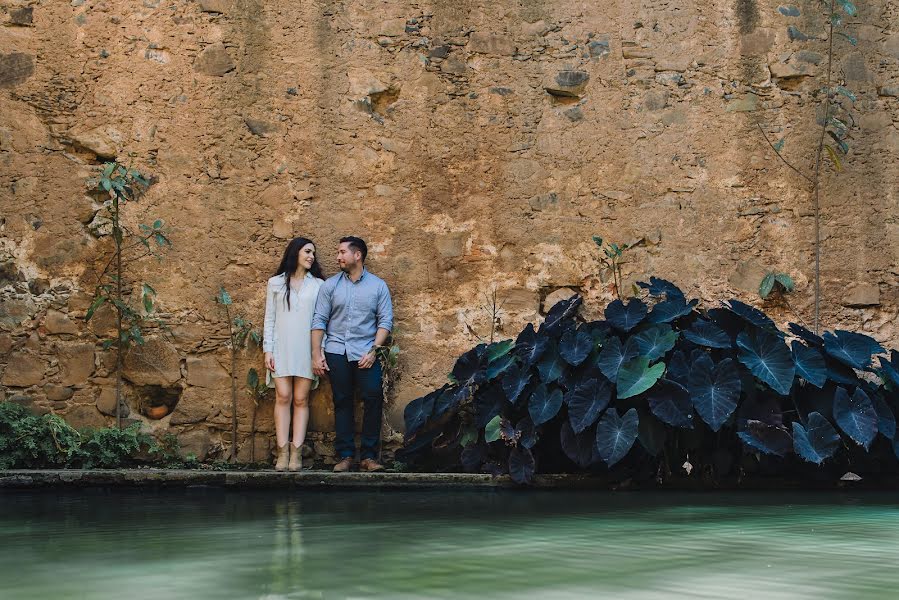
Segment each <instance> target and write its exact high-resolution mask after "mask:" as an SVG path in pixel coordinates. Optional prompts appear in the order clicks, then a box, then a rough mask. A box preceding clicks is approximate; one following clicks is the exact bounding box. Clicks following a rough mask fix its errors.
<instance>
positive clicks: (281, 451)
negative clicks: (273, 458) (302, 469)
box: [275, 443, 290, 471]
mask: <svg viewBox="0 0 899 600" xmlns="http://www.w3.org/2000/svg"><path fill="white" fill-rule="evenodd" d="M288 446H290V443H287V444H284V445H283V446H281V447H280V448H278V460H277V462H275V471H283V470H285V469H286V468H287V461H288Z"/></svg>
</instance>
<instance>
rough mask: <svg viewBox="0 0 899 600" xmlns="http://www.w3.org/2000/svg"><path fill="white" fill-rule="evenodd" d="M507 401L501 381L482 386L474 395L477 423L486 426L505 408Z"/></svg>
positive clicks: (479, 425)
mask: <svg viewBox="0 0 899 600" xmlns="http://www.w3.org/2000/svg"><path fill="white" fill-rule="evenodd" d="M505 403H506V394H505V393H504V392H503V388H502V385H501V384H500V382H499V381H494V382H491V383H489V384H487V385H485V386H482V387H480V388H479V389H478V391H477V392H476V393H475V395H474V402H473V403H472V404H473V405H474V411H475V425H477V427H478V428H481V427H484V426H485V425H487V423H488V422H490V419H492V418H493V417H495V416H496V415H498V414H499V413H500V411H501V410H502V409H503V405H504V404H505Z"/></svg>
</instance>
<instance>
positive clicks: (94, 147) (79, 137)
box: [69, 127, 118, 232]
mask: <svg viewBox="0 0 899 600" xmlns="http://www.w3.org/2000/svg"><path fill="white" fill-rule="evenodd" d="M69 138H70V139H71V140H72V143H73V144H74V145H75V146H77V147H80V148H84V149H85V150H90V151H91V152H93V153H94V154H96V155H97V156H98V157H99V158H115V157H116V155H117V154H118V149H117V148H116V143H115V141H114V140H113V139H112V138H111V137H110V136H109V133H108V132H107V131H106V130H105V129H104V128H102V127H97V128H95V129H91V130H88V131H74V132H72V133H70V134H69ZM111 231H112V230H111V228H110V232H111Z"/></svg>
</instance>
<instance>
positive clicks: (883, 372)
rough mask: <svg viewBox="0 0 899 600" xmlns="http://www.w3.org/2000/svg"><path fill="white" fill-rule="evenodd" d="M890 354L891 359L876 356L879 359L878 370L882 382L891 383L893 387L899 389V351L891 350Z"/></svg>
mask: <svg viewBox="0 0 899 600" xmlns="http://www.w3.org/2000/svg"><path fill="white" fill-rule="evenodd" d="M890 355H891V357H892V358H891V360H887V359H886V357H884V356H879V357H878V358H879V359H880V369H878V371H879V373H880V377H881V379H883V380H884V382H888V383H890V384H892V386H893V389H895V390H899V353H897V352H896V351H895V350H891V351H890Z"/></svg>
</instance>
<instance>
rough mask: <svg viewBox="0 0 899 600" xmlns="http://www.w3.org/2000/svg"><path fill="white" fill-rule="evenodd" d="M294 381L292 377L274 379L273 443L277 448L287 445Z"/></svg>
mask: <svg viewBox="0 0 899 600" xmlns="http://www.w3.org/2000/svg"><path fill="white" fill-rule="evenodd" d="M294 379H295V378H294V377H275V441H276V442H277V444H278V448H282V447H284V445H285V444H287V436H288V434H289V433H290V399H291V393H292V392H293V380H294ZM296 379H299V378H296Z"/></svg>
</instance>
